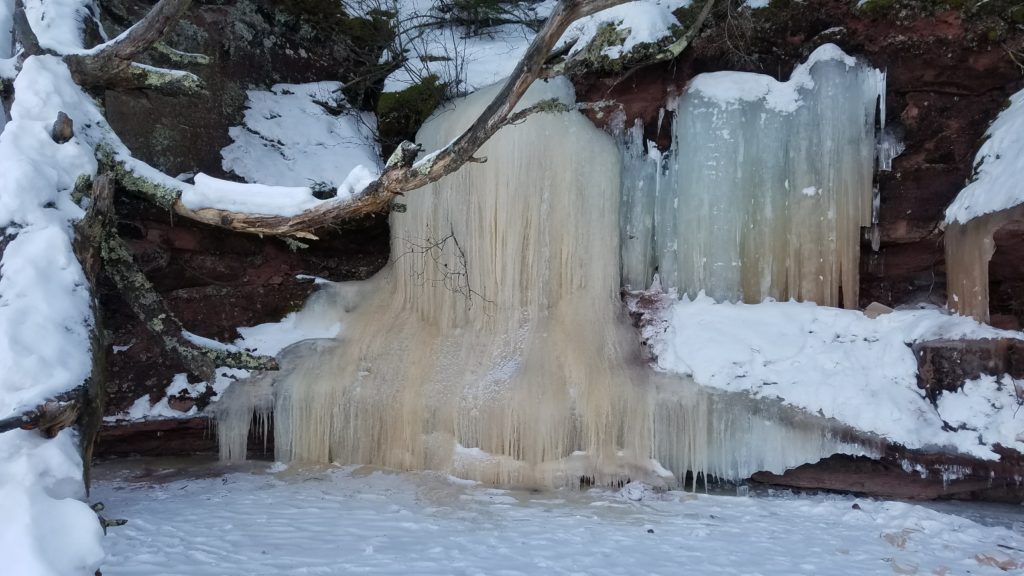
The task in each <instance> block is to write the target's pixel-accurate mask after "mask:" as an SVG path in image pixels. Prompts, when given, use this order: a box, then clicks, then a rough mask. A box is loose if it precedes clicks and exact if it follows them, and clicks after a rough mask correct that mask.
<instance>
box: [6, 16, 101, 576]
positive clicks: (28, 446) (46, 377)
mask: <svg viewBox="0 0 1024 576" xmlns="http://www.w3.org/2000/svg"><path fill="white" fill-rule="evenodd" d="M30 5H31V6H34V7H36V8H37V9H38V8H39V7H40V6H42V7H45V8H47V9H56V8H54V7H55V6H56V7H61V6H64V5H63V4H54V3H45V4H41V3H39V2H34V3H30ZM74 5H75V6H77V5H78V4H74ZM69 6H70V5H69ZM38 14H39V12H38V10H37V12H36V16H37V17H38ZM62 14H63V13H62ZM67 24H68V22H64V21H62V20H61V19H60V18H58V17H53V18H51V19H50V20H49V24H48V28H47V32H48V35H46V34H42V35H41V36H47V37H48V38H50V39H51V40H53V39H57V40H59V39H61V38H62V34H64V33H65V32H67V29H69V28H67V27H66V26H65V25H67ZM62 26H64V28H62ZM62 30H63V31H64V32H62ZM14 88H15V92H16V93H17V98H16V99H15V100H14V104H13V106H12V109H11V120H10V121H9V122H7V123H6V125H4V126H3V127H2V128H3V131H2V132H0V174H2V175H3V177H2V178H0V229H2V230H3V234H4V236H5V238H4V241H5V242H6V246H5V248H4V250H3V260H2V262H0V366H2V367H3V370H2V371H0V418H6V417H9V416H13V415H16V414H19V413H21V412H23V411H25V410H27V409H31V408H34V407H36V406H37V405H38V404H40V403H41V402H43V401H44V400H46V399H47V398H50V397H52V396H53V395H56V394H59V393H61V392H65V391H68V390H70V389H72V388H74V387H76V386H79V385H80V384H82V383H83V382H84V380H85V379H86V378H87V377H88V375H89V373H90V370H91V361H92V355H91V351H90V341H89V330H90V328H91V326H92V321H93V320H92V312H91V310H90V299H89V292H88V287H87V283H86V280H85V276H84V274H83V272H82V269H81V267H80V266H79V264H78V261H77V260H76V259H75V256H74V253H73V252H72V248H71V239H72V228H71V226H72V223H73V222H74V221H75V220H77V219H78V218H80V217H81V216H82V214H83V212H82V210H81V209H80V208H79V207H78V206H76V205H75V204H74V203H73V202H72V201H71V198H70V192H71V189H72V187H73V186H74V184H75V181H76V180H77V178H78V177H79V176H80V175H91V174H93V173H95V171H96V162H95V159H94V154H93V146H94V145H95V143H96V140H95V136H96V131H95V128H96V127H97V126H98V125H99V123H100V122H101V120H102V118H101V116H100V114H99V112H98V111H97V110H96V108H95V104H93V102H92V100H91V99H90V98H89V97H88V96H86V95H85V94H83V93H82V92H81V90H79V89H78V88H77V87H76V86H75V85H74V83H73V82H72V80H71V76H70V74H69V73H68V71H67V68H66V67H65V66H64V64H63V63H62V62H61V61H60V60H59V59H57V58H54V57H50V56H35V57H30V58H28V59H27V60H25V62H24V64H23V66H22V70H21V72H20V74H18V77H17V79H16V80H15V82H14ZM61 110H62V111H64V112H66V113H67V114H68V115H69V116H70V117H71V118H72V119H73V120H74V121H75V126H76V129H77V135H76V137H75V138H74V139H73V140H71V141H70V142H67V143H65V144H56V143H54V142H53V140H52V139H51V138H50V127H51V126H52V125H53V121H54V120H55V119H56V117H57V112H58V111H61ZM81 475H82V462H81V460H80V458H79V456H78V454H77V441H76V438H75V436H74V434H73V433H72V432H71V431H69V430H65V431H62V432H61V433H60V434H59V435H58V436H57V438H55V439H45V438H43V437H42V436H41V435H40V434H39V433H38V432H36V431H24V430H13V431H9V432H5V433H2V434H0V557H2V558H3V564H4V570H5V571H6V572H9V573H11V574H32V575H33V576H35V575H39V576H45V575H51V574H52V575H55V576H60V575H64V574H83V573H92V572H93V571H94V570H95V568H96V567H97V566H98V565H99V562H100V560H101V559H102V557H103V551H102V548H101V545H100V535H101V531H100V527H99V524H98V522H97V521H96V515H95V514H94V513H93V511H92V510H90V509H89V507H88V506H86V505H85V504H84V503H82V502H80V501H78V500H76V499H75V498H79V497H81V496H82V491H83V488H82V480H81Z"/></svg>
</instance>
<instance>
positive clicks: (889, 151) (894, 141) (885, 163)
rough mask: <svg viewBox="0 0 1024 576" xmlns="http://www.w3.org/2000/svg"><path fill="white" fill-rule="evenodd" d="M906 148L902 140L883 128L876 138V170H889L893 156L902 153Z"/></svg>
mask: <svg viewBox="0 0 1024 576" xmlns="http://www.w3.org/2000/svg"><path fill="white" fill-rule="evenodd" d="M904 149H906V146H904V144H903V141H901V140H900V139H899V138H898V137H897V136H896V134H894V133H893V132H892V131H891V130H883V131H882V133H881V135H880V136H879V138H878V170H879V171H880V172H889V171H891V170H892V160H893V158H895V157H897V156H899V155H900V154H903V150H904Z"/></svg>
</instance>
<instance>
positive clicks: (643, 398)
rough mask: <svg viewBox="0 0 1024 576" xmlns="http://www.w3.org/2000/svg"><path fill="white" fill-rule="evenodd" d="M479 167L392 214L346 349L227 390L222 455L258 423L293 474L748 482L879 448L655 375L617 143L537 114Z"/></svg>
mask: <svg viewBox="0 0 1024 576" xmlns="http://www.w3.org/2000/svg"><path fill="white" fill-rule="evenodd" d="M496 89H497V87H492V88H490V89H485V90H483V91H481V92H478V93H476V94H474V95H471V96H469V97H467V98H465V99H462V100H459V101H457V102H456V103H455V105H454V107H450V108H448V109H446V110H443V111H441V112H439V113H437V114H436V115H435V116H434V117H433V118H432V119H431V120H430V121H429V122H428V123H427V124H426V125H425V126H424V128H423V129H422V130H421V132H420V134H419V135H418V141H420V142H422V143H423V144H424V146H425V149H426V150H431V149H436V148H438V147H440V146H442V145H444V144H445V143H447V142H450V141H451V140H452V139H453V138H455V136H457V135H458V133H459V132H460V131H461V130H462V129H463V128H464V127H465V126H467V125H468V124H469V123H470V122H471V121H472V120H473V119H475V117H476V115H477V114H478V112H479V111H480V110H481V109H482V108H483V107H484V106H485V105H486V104H487V103H488V102H489V101H490V99H491V97H492V96H493V94H494V92H495V90H496ZM550 97H558V98H561V99H563V100H566V101H571V100H572V98H573V93H572V88H571V85H570V84H569V83H568V82H567V81H564V80H554V81H551V82H547V83H545V84H538V85H535V86H534V87H533V88H531V90H530V91H529V92H528V94H527V97H526V98H525V99H524V103H523V104H522V105H528V104H529V103H531V102H536V101H538V100H540V99H543V98H550ZM479 154H480V155H481V156H486V157H487V158H489V161H488V162H487V163H485V164H471V165H468V166H466V167H464V168H463V169H461V170H460V171H459V172H457V173H456V174H453V175H451V176H448V177H447V178H445V179H443V180H442V181H440V182H439V183H437V184H434V185H431V186H429V187H428V188H426V189H422V190H418V191H416V192H412V193H409V194H408V195H407V196H406V202H407V209H406V210H405V212H404V213H393V214H392V216H391V230H392V232H391V233H392V262H391V263H389V265H388V266H387V267H386V268H385V269H384V270H382V271H381V272H380V273H379V274H378V275H377V276H375V277H374V278H373V279H372V280H370V281H369V282H370V283H371V287H370V289H368V290H363V291H362V292H363V293H365V294H366V297H365V298H363V299H362V300H360V301H358V302H357V303H355V304H352V300H350V299H344V300H345V301H346V302H349V303H350V305H348V306H346V307H344V308H341V307H339V309H338V310H337V311H336V313H337V314H338V316H339V320H340V321H341V322H342V324H343V326H344V328H343V330H342V333H341V336H340V337H339V338H338V339H336V340H316V341H307V342H305V343H300V344H297V345H295V346H293V347H292V348H289V349H287V350H285V351H284V352H282V354H281V355H280V362H281V365H282V370H281V371H280V372H279V373H275V374H268V375H262V376H258V377H256V378H253V379H252V380H250V381H249V382H246V383H240V384H236V385H233V386H232V387H231V388H229V389H228V391H227V392H226V393H225V394H224V396H223V399H222V400H221V401H220V402H219V403H218V407H217V408H216V417H217V426H218V436H219V439H220V444H221V455H222V457H223V458H224V459H226V460H238V459H242V458H244V457H245V451H246V445H247V439H248V437H249V434H250V428H251V424H252V423H253V420H254V419H253V417H252V416H253V413H254V412H255V413H256V415H257V418H256V422H257V426H258V427H261V428H262V427H266V426H268V425H272V426H273V429H274V442H275V455H276V457H277V459H278V460H281V461H287V462H312V463H326V462H338V463H343V464H373V465H378V466H384V467H389V468H395V469H432V470H439V471H444V472H447V473H450V474H454V475H457V476H460V477H463V478H470V479H474V480H479V481H482V482H485V483H489V484H499V485H530V486H558V485H574V486H578V485H579V483H580V482H581V478H587V479H589V480H588V481H592V482H595V483H598V484H614V483H618V482H623V481H626V480H645V481H648V482H652V483H661V484H665V483H671V482H672V478H671V477H670V476H671V475H672V474H674V475H675V476H676V477H677V478H685V477H686V473H687V471H693V472H694V473H695V477H696V476H701V475H702V476H704V477H705V478H706V477H707V475H709V474H710V475H714V476H719V477H723V478H727V479H739V478H744V477H746V476H748V475H749V474H750V473H752V472H754V471H757V470H772V471H776V472H781V471H782V470H784V469H786V468H789V467H792V466H795V465H799V464H802V463H804V462H807V461H814V460H817V459H818V458H821V457H823V456H826V455H829V454H832V453H835V452H844V451H845V452H854V453H860V452H862V451H863V449H862V448H860V447H859V446H854V445H851V444H848V443H846V442H844V441H843V439H842V438H840V437H837V436H834V435H833V434H832V433H831V432H830V430H828V429H827V426H826V425H825V424H824V423H822V422H817V423H815V424H811V425H801V426H796V427H793V426H787V425H784V424H782V423H781V421H775V420H774V419H771V418H768V417H765V416H754V415H753V414H754V412H755V410H752V409H751V407H750V406H747V405H744V404H742V403H740V402H732V401H724V400H721V398H722V397H720V396H714V397H712V396H710V395H709V394H708V393H706V392H703V391H700V390H698V389H697V387H696V386H695V385H693V384H692V382H685V381H681V380H679V379H670V378H668V377H665V376H661V375H658V374H654V373H653V372H652V371H651V370H649V369H647V368H646V367H645V365H644V362H643V361H642V359H641V357H640V350H639V348H640V347H639V346H638V343H637V337H636V333H635V331H634V330H633V328H632V327H631V326H630V325H629V324H628V322H627V319H626V318H625V317H624V313H623V312H622V306H621V303H620V302H619V300H618V289H619V274H618V272H619V239H618V234H616V233H615V230H616V229H617V227H618V222H619V209H620V202H621V200H620V194H619V178H620V162H619V158H620V157H621V154H620V153H619V151H618V150H617V149H616V146H615V144H614V143H613V140H612V138H611V137H609V136H608V135H607V134H605V133H603V132H601V131H600V130H598V129H597V128H595V127H594V126H593V125H592V124H591V123H590V122H589V121H588V120H586V119H585V118H584V117H583V116H581V115H580V114H578V113H568V114H559V115H544V116H533V117H531V118H530V119H529V120H527V121H526V122H524V123H522V124H520V125H517V126H514V127H510V128H507V129H504V130H502V131H501V132H499V134H498V135H497V136H496V137H494V138H493V139H492V140H490V141H489V142H488V143H487V144H486V145H485V146H484V148H483V149H482V150H481V151H480V153H479ZM331 289H343V287H341V286H336V287H333V288H331ZM307 310H309V309H307ZM317 313H322V311H321V310H318V311H317ZM271 421H272V424H268V423H270V422H271ZM659 462H661V463H663V464H664V465H665V466H667V467H668V468H669V469H670V471H671V473H672V474H669V473H668V472H666V471H665V469H664V468H662V466H661V465H659Z"/></svg>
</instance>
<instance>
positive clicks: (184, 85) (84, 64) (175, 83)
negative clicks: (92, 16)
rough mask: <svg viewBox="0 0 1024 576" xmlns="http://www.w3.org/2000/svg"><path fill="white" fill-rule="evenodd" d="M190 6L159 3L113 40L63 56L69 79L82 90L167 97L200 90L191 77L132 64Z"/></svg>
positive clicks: (185, 0) (181, 1) (170, 0)
mask: <svg viewBox="0 0 1024 576" xmlns="http://www.w3.org/2000/svg"><path fill="white" fill-rule="evenodd" d="M191 4H192V0H160V1H159V2H157V4H156V5H155V6H153V8H152V9H151V10H150V11H149V13H147V14H146V16H145V17H144V18H143V19H142V20H140V21H139V22H138V23H136V24H135V25H134V26H132V27H131V28H129V29H127V30H125V31H124V32H123V33H122V34H121V35H119V36H118V37H117V38H114V39H113V40H111V41H109V42H106V43H105V44H101V45H99V46H97V47H95V48H93V49H91V50H88V51H86V52H84V53H81V54H67V55H65V56H64V57H63V58H64V62H65V63H66V64H67V66H68V69H69V70H70V71H71V76H72V77H73V78H74V79H75V82H77V83H78V85H79V86H82V87H84V88H118V89H125V90H127V89H136V88H149V89H153V90H160V91H163V92H166V93H169V94H171V95H178V94H192V93H196V92H200V91H202V82H201V81H200V80H199V78H198V77H196V76H195V75H193V74H190V73H188V72H180V71H176V70H163V69H158V68H153V67H151V66H145V65H142V64H138V63H137V62H136V60H137V59H138V58H139V57H140V56H142V54H143V53H144V52H145V51H146V50H149V49H150V48H153V47H155V46H156V45H157V43H158V42H160V41H161V40H163V38H164V37H165V36H167V34H169V33H170V32H171V30H173V29H174V27H175V26H176V25H177V24H178V21H179V20H180V19H181V17H182V15H183V14H184V13H185V11H186V10H187V9H188V8H189V6H190V5H191Z"/></svg>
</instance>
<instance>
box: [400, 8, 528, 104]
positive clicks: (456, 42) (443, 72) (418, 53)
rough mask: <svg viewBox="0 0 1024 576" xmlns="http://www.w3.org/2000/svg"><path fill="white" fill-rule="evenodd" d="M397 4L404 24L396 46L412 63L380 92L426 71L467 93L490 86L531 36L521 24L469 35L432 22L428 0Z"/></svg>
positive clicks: (507, 71)
mask: <svg viewBox="0 0 1024 576" xmlns="http://www.w3.org/2000/svg"><path fill="white" fill-rule="evenodd" d="M397 8H398V21H400V22H404V23H406V24H404V27H405V30H406V31H405V34H404V36H403V37H402V38H401V39H400V45H401V46H402V47H403V48H405V49H406V50H407V52H408V55H409V56H410V58H411V62H410V63H409V64H407V65H406V66H403V67H401V68H399V69H398V70H395V71H394V72H392V73H391V75H389V76H388V77H387V79H386V80H385V82H384V91H385V92H400V91H402V90H405V89H406V88H408V87H410V86H414V85H416V84H419V83H420V82H421V81H422V80H423V79H424V78H426V77H428V76H430V75H436V76H437V77H438V78H440V81H441V82H443V83H450V84H455V85H457V86H460V87H462V88H463V89H465V90H466V91H469V92H472V91H474V90H477V89H479V88H483V87H484V86H489V85H491V84H494V83H495V82H497V81H499V80H501V79H503V78H505V77H507V76H508V75H509V74H511V73H512V70H513V69H515V66H516V64H517V63H518V62H519V60H520V59H521V58H522V56H523V54H525V53H526V48H527V47H528V46H529V45H530V42H531V41H532V40H533V37H534V36H535V33H534V32H533V30H530V29H529V28H527V27H526V26H520V25H506V26H498V27H496V28H493V29H491V30H490V33H489V34H484V35H478V36H471V37H467V36H466V34H465V32H464V31H463V30H461V29H457V28H447V27H436V26H432V25H430V22H433V20H434V16H433V15H432V13H433V10H434V2H433V0H419V1H411V2H399V3H398V6H397ZM414 25H418V26H420V27H413V26H414Z"/></svg>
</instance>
